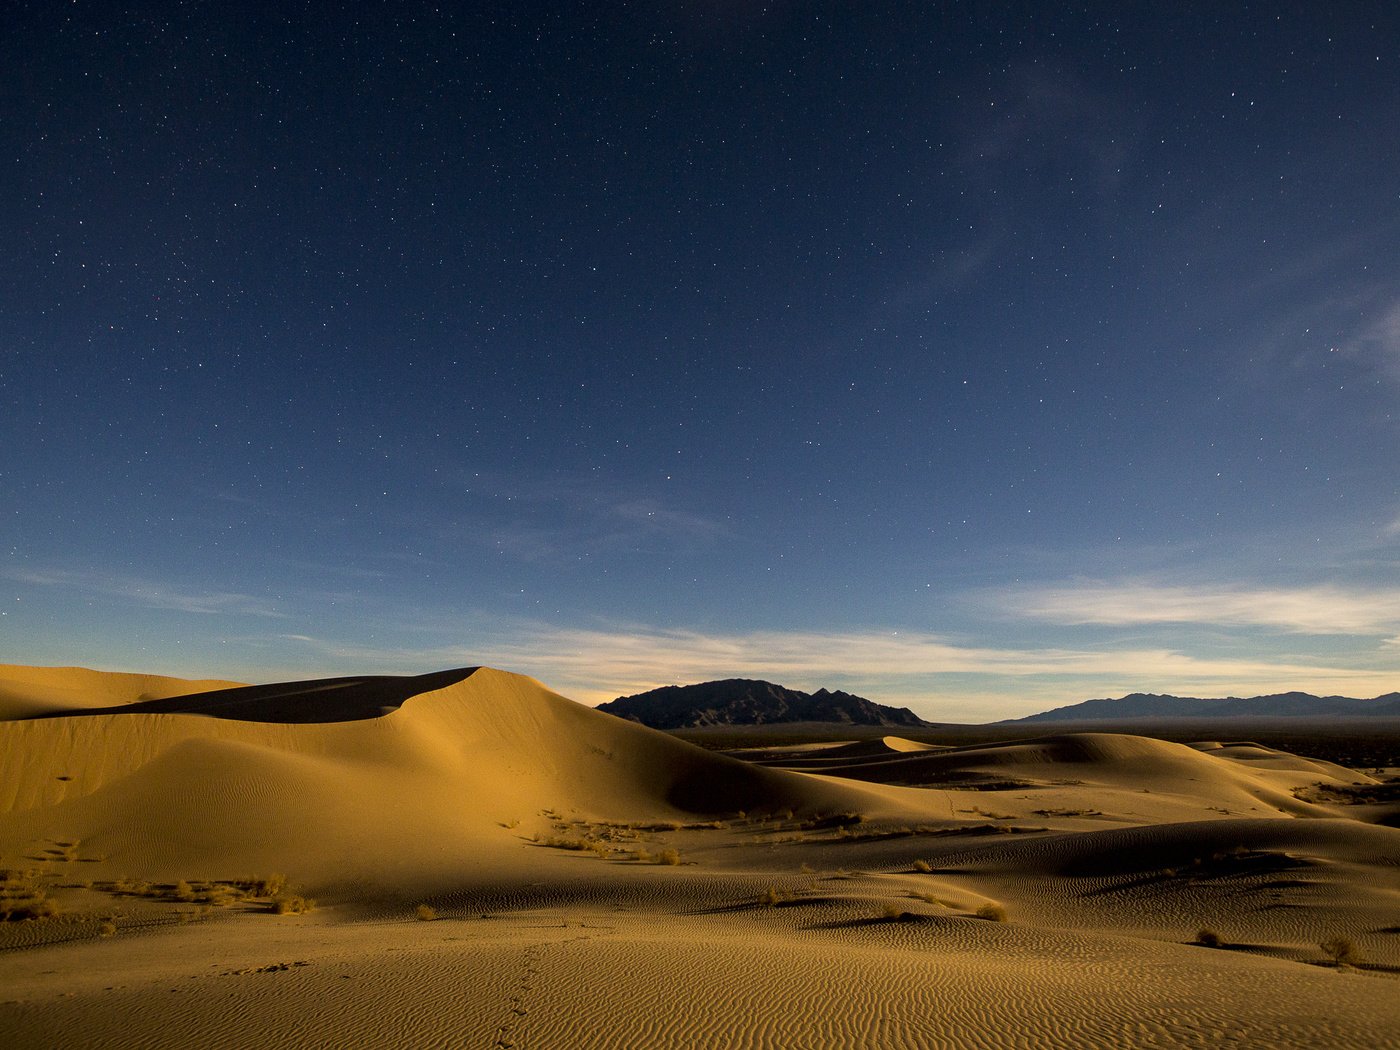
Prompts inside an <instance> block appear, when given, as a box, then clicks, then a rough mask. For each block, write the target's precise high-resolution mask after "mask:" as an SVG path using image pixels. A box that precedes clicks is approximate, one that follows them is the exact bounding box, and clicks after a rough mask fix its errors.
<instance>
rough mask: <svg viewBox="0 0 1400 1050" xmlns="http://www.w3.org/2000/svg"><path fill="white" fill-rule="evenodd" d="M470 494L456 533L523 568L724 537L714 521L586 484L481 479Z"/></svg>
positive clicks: (569, 479)
mask: <svg viewBox="0 0 1400 1050" xmlns="http://www.w3.org/2000/svg"><path fill="white" fill-rule="evenodd" d="M470 495H471V496H472V497H473V498H474V500H476V501H477V509H476V510H475V511H474V512H473V511H471V510H469V511H468V512H467V514H466V515H465V516H464V520H462V521H461V522H459V523H458V525H457V527H456V531H457V532H460V533H461V534H462V535H465V536H467V537H469V538H471V539H474V540H476V541H477V542H479V543H483V544H485V545H486V546H488V547H490V548H492V549H494V550H496V551H499V552H500V553H502V554H506V555H509V556H511V557H514V558H517V559H519V560H521V561H549V560H555V559H566V558H567V559H574V558H578V557H579V556H580V555H583V556H592V555H597V554H602V553H605V552H607V551H611V550H621V549H627V548H635V547H638V546H643V545H649V544H671V545H677V544H678V545H687V544H699V543H705V542H709V541H711V540H713V539H715V538H717V537H720V536H723V535H724V534H725V532H726V526H725V525H724V523H723V522H720V521H718V520H716V519H714V518H711V517H707V516H706V515H703V514H699V513H696V512H693V511H690V510H686V509H684V508H680V507H676V506H674V505H672V504H670V503H668V502H666V501H665V500H663V499H661V498H658V497H657V496H655V495H651V494H643V493H638V492H636V491H633V490H627V489H622V488H618V487H616V486H610V485H606V484H602V483H599V482H595V481H593V480H591V479H583V478H574V477H557V478H535V479H519V478H512V479H510V480H509V481H501V482H500V483H495V482H493V481H492V480H491V479H484V480H483V479H478V480H477V481H475V482H474V483H473V484H472V486H471V488H470Z"/></svg>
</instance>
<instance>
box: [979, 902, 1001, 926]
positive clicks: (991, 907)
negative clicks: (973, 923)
mask: <svg viewBox="0 0 1400 1050" xmlns="http://www.w3.org/2000/svg"><path fill="white" fill-rule="evenodd" d="M973 914H974V915H976V916H977V917H978V918H979V919H986V920H987V921H988V922H1005V921H1006V909H1005V908H1003V907H1002V906H1001V905H1000V904H992V903H988V904H984V905H982V907H980V908H978V909H977V911H975V912H974V913H973Z"/></svg>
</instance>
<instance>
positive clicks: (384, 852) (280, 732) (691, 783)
mask: <svg viewBox="0 0 1400 1050" xmlns="http://www.w3.org/2000/svg"><path fill="white" fill-rule="evenodd" d="M395 683H397V684H396V685H395ZM424 686H427V687H428V688H427V690H426V691H415V690H421V689H423V687H424ZM405 694H411V695H405ZM229 698H232V699H231V702H226V701H229ZM337 698H341V699H345V700H346V704H345V708H344V710H341V711H339V715H340V716H343V717H344V718H354V719H358V720H355V721H346V720H335V721H332V720H330V718H329V716H331V715H333V714H336V713H337V712H336V711H335V710H334V704H335V702H336V700H337ZM385 700H395V701H398V702H399V703H400V706H399V707H398V709H396V710H392V711H390V713H388V714H383V715H380V716H379V717H374V718H364V717H363V715H364V710H365V707H366V704H367V702H369V701H373V702H374V703H375V704H376V706H378V705H379V704H380V702H382V701H385ZM298 704H305V705H306V709H305V710H304V711H301V712H299V711H298V710H297V705H298ZM278 705H281V706H280V708H279V706H278ZM161 706H162V707H170V708H174V710H158V711H152V710H151V709H150V706H149V705H146V706H144V707H143V708H141V709H139V710H135V711H133V710H132V708H131V707H129V706H128V707H126V708H121V709H119V710H118V711H116V712H101V713H81V714H70V715H66V716H60V717H40V718H30V719H27V720H21V721H10V722H3V723H0V766H3V768H4V769H5V773H6V775H5V777H4V778H3V781H0V852H3V853H4V854H6V855H8V854H10V853H12V852H14V851H15V850H16V849H25V848H28V849H30V850H35V849H37V848H38V845H39V844H41V843H42V842H43V841H45V840H58V839H63V840H80V841H82V842H83V843H84V847H83V848H84V849H85V850H90V851H92V852H94V853H96V854H98V855H100V856H102V857H104V858H106V859H105V862H104V863H105V864H106V865H107V866H109V867H111V868H112V869H113V870H114V871H117V872H119V873H120V874H124V875H125V874H131V875H135V874H144V875H149V876H152V877H154V876H155V875H159V874H162V873H166V874H169V875H188V874H190V873H191V872H197V871H205V872H211V871H225V872H227V871H229V870H237V871H258V870H262V871H268V870H276V871H285V872H287V873H288V874H289V875H296V876H297V877H299V878H302V879H311V880H322V879H328V878H336V877H343V876H348V875H353V876H354V877H356V878H361V879H365V880H369V881H372V882H373V881H394V880H395V879H399V878H402V877H412V876H413V874H414V873H415V872H417V873H423V872H429V871H431V870H433V869H434V868H438V869H447V868H452V869H453V870H457V871H461V870H464V869H465V870H470V869H471V868H472V867H474V866H475V867H477V868H479V869H481V870H485V869H487V868H489V867H490V866H491V865H492V863H493V859H494V860H499V859H500V858H499V857H498V856H497V855H498V854H499V855H501V856H506V855H508V857H509V858H510V859H507V860H505V861H502V863H506V864H511V863H515V864H519V863H523V861H521V860H520V850H519V837H520V835H521V834H523V833H524V832H525V831H528V830H532V829H536V828H538V827H540V826H542V822H541V818H540V814H541V813H542V812H543V811H545V810H547V809H550V810H556V811H561V812H571V813H578V814H580V815H586V816H590V817H597V818H603V819H619V820H635V819H639V818H653V819H672V818H676V817H678V816H679V817H686V816H688V815H695V814H705V815H712V814H721V813H727V812H732V811H734V810H736V809H746V810H753V811H758V810H780V809H787V808H791V809H793V810H795V811H799V812H803V811H806V812H812V811H829V810H832V809H840V808H846V809H850V808H858V807H860V806H862V805H866V806H868V805H869V804H871V803H878V802H879V798H878V797H877V796H875V795H872V794H871V793H870V792H868V791H867V790H866V789H864V788H862V787H861V786H860V785H844V784H840V783H830V782H827V781H824V780H819V779H813V778H810V777H804V776H801V775H797V774H793V773H789V772H785V771H781V770H773V769H765V768H762V767H757V766H753V765H749V764H747V763H742V762H739V761H737V760H734V759H731V758H728V757H725V756H722V755H715V754H711V753H708V752H705V751H703V750H701V749H699V748H696V747H693V746H691V745H689V744H685V743H682V742H680V741H677V740H674V739H672V738H671V737H668V736H666V735H665V734H663V733H659V732H656V731H654V730H650V729H646V728H645V727H642V726H638V725H634V724H631V723H628V722H624V721H622V720H620V719H617V718H613V717H612V716H610V715H606V714H603V713H600V712H596V711H594V710H593V709H591V708H588V707H584V706H583V705H580V704H577V703H575V702H573V701H571V700H568V699H565V698H564V697H562V696H559V695H558V694H555V693H552V692H550V691H549V690H547V689H545V688H544V687H543V686H542V685H540V684H539V683H538V682H536V681H534V680H533V679H529V678H525V677H522V676H519V675H512V674H507V673H505V672H500V671H493V670H490V669H477V670H474V671H455V672H443V673H442V674H440V675H427V676H421V677H419V678H410V679H398V680H388V679H373V680H366V679H352V680H335V681H331V682H325V683H295V685H294V686H284V687H280V689H279V688H278V687H253V688H252V689H249V690H231V691H229V692H228V693H222V694H221V693H207V694H200V695H198V696H192V697H191V696H187V697H182V698H176V699H174V700H171V701H169V702H168V703H162V704H161ZM274 708H278V711H277V712H274ZM250 711H251V712H252V713H253V714H254V715H255V716H256V717H257V718H258V719H259V720H257V721H243V720H239V719H238V718H237V717H236V716H237V714H238V713H240V712H243V713H247V712H250ZM192 712H198V713H192ZM273 713H280V715H281V716H282V718H283V719H284V720H283V721H278V722H272V721H268V720H267V719H268V717H269V716H270V715H271V714H273ZM209 715H216V716H217V717H208V716H209ZM516 824H520V825H522V831H521V832H517V833H507V832H506V831H505V830H503V829H504V828H505V827H506V826H510V827H514V826H515V825H516ZM527 852H529V851H527Z"/></svg>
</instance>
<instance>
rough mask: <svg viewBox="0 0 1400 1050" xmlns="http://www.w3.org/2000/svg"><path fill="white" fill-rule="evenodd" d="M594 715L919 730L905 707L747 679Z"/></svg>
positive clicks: (654, 696)
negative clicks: (903, 727)
mask: <svg viewBox="0 0 1400 1050" xmlns="http://www.w3.org/2000/svg"><path fill="white" fill-rule="evenodd" d="M598 710H599V711H606V712H608V714H612V715H617V716H618V717H619V718H626V719H630V720H631V721H633V722H640V723H642V725H646V726H651V728H653V729H693V728H697V727H700V726H725V725H770V724H772V723H775V722H779V723H781V722H834V723H838V724H843V725H857V726H890V727H898V726H905V727H908V726H923V725H928V724H929V723H927V722H925V721H924V720H923V719H922V718H920V717H919V716H918V715H916V714H914V712H913V711H910V710H909V709H908V708H906V707H886V706H885V705H884V704H877V703H875V702H874V701H873V700H867V699H865V698H864V697H862V696H855V695H853V694H851V693H844V692H841V691H839V690H838V691H836V692H830V691H828V690H826V689H818V690H817V691H816V692H815V693H804V692H801V691H800V690H797V689H788V688H786V687H785V686H781V685H775V684H774V683H772V682H764V681H759V680H757V679H751V678H726V679H723V680H721V681H717V682H701V683H699V684H697V685H667V686H662V687H661V688H660V689H651V690H648V691H647V692H645V693H637V694H635V695H634V696H620V697H618V698H617V699H616V700H612V701H609V702H608V703H606V704H599V705H598Z"/></svg>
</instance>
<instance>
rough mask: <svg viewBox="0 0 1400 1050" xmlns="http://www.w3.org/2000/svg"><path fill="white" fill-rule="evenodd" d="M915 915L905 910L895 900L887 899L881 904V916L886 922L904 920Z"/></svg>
mask: <svg viewBox="0 0 1400 1050" xmlns="http://www.w3.org/2000/svg"><path fill="white" fill-rule="evenodd" d="M913 917H914V916H913V915H911V914H910V913H909V912H907V911H905V910H904V909H903V908H901V907H900V906H899V905H898V904H896V903H894V901H886V902H885V903H884V904H882V905H881V906H880V918H882V919H884V920H885V921H886V922H903V921H904V920H905V919H912V918H913Z"/></svg>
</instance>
